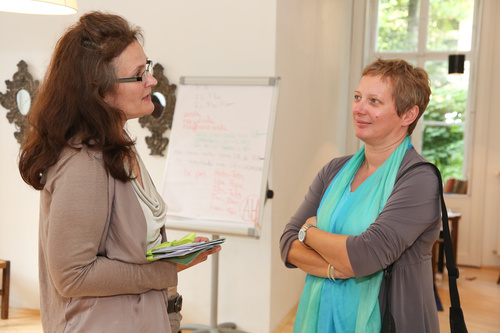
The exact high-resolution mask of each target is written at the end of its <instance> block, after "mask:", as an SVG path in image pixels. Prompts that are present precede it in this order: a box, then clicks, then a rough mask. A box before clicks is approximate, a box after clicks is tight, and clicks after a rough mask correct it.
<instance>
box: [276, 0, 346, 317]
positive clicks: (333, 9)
mask: <svg viewBox="0 0 500 333" xmlns="http://www.w3.org/2000/svg"><path fill="white" fill-rule="evenodd" d="M350 26H351V4H350V3H349V2H348V1H341V0H339V1H331V0H323V1H288V0H280V1H278V18H277V50H276V56H277V58H276V59H277V61H276V64H277V65H276V70H277V71H276V72H277V75H278V76H280V77H282V84H281V88H280V94H281V95H280V103H279V106H278V115H277V119H276V130H275V132H274V133H275V134H274V135H275V137H274V138H275V140H274V148H273V149H274V153H273V157H274V160H273V162H274V167H273V187H274V188H275V192H276V194H275V197H274V199H273V214H272V221H273V222H272V223H273V229H272V233H273V247H272V250H273V251H272V252H271V253H272V263H273V268H272V293H273V294H272V295H273V297H272V298H271V299H272V307H271V317H272V320H278V319H279V318H283V317H284V315H286V314H287V313H288V312H290V310H291V309H292V308H293V307H294V306H295V305H296V304H297V302H298V299H299V297H300V294H301V292H302V286H303V284H304V278H305V274H304V273H303V272H302V271H300V270H298V269H296V270H291V269H287V268H285V267H284V265H283V263H282V261H281V258H280V254H279V252H278V251H277V247H278V244H279V238H280V236H281V233H282V232H283V229H284V227H285V224H286V223H288V221H289V219H290V216H291V215H292V214H293V213H295V211H296V209H297V208H298V207H299V205H300V203H301V202H302V200H303V198H304V195H305V194H306V192H307V189H308V187H309V185H310V183H311V181H312V179H313V178H314V176H315V175H316V173H317V172H318V171H319V169H320V168H321V167H322V166H323V165H324V164H326V163H327V162H328V161H329V160H330V159H332V158H333V157H334V156H339V155H341V154H343V153H344V142H345V137H346V124H345V120H344V119H345V117H343V115H348V114H349V112H350V111H349V107H348V106H347V105H346V103H347V102H346V99H347V98H348V96H349V93H348V89H347V85H346V84H345V82H347V81H348V68H349V50H350ZM349 119H350V117H349Z"/></svg>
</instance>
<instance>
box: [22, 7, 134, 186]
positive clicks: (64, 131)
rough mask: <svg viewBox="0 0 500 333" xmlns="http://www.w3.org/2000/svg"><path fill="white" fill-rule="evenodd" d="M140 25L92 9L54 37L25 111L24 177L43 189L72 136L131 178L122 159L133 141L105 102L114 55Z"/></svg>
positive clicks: (118, 175)
mask: <svg viewBox="0 0 500 333" xmlns="http://www.w3.org/2000/svg"><path fill="white" fill-rule="evenodd" d="M139 39H142V34H141V30H140V28H138V27H132V26H131V25H130V24H129V23H128V22H127V21H126V20H125V19H123V18H122V17H120V16H117V15H112V14H106V13H101V12H90V13H87V14H85V15H83V16H82V17H81V18H80V20H79V21H78V22H77V23H76V24H75V25H73V26H72V27H71V28H69V29H68V30H67V32H66V33H65V34H64V35H63V36H62V37H61V39H60V40H59V41H58V43H57V45H56V48H55V51H54V54H53V55H52V60H51V62H50V65H49V67H48V69H47V73H46V75H45V79H44V82H43V84H42V85H41V87H40V91H39V92H38V94H37V97H36V99H35V101H34V103H33V105H32V109H31V110H30V112H29V121H30V124H31V130H30V132H29V134H28V137H27V140H26V143H25V144H24V145H23V147H22V148H21V152H20V157H19V171H20V173H21V177H22V178H23V180H24V181H25V182H26V183H27V184H29V185H31V186H32V187H34V188H35V189H37V190H41V189H43V186H44V184H43V183H42V181H41V176H42V175H43V174H44V173H45V172H46V170H47V169H48V168H49V167H50V166H52V165H54V164H55V163H56V162H57V160H58V158H59V155H60V153H61V151H62V149H63V148H64V147H66V146H69V143H68V142H69V141H71V139H78V140H79V141H80V140H81V142H82V143H83V144H85V145H87V146H88V147H89V148H91V149H96V150H100V151H101V152H102V154H103V159H104V164H105V166H106V168H107V170H108V171H109V172H110V174H111V175H112V176H113V177H115V178H117V179H120V180H122V181H127V180H129V179H130V178H131V174H130V171H127V170H128V169H126V168H125V164H126V163H128V162H130V159H131V158H133V157H134V153H133V150H132V149H131V147H132V146H133V144H134V142H133V141H132V140H131V139H130V138H129V137H128V136H127V135H126V134H125V132H124V129H123V123H124V122H125V115H124V114H123V112H122V111H120V110H119V109H116V108H113V107H111V106H109V105H108V104H106V103H105V101H104V95H105V94H107V93H110V92H112V91H113V88H114V85H115V84H116V83H115V79H116V73H115V67H114V65H113V63H112V61H113V60H114V59H115V58H116V57H118V56H119V55H120V54H121V53H122V52H123V51H124V50H125V49H126V48H127V46H128V45H130V44H131V43H132V42H134V41H136V40H139Z"/></svg>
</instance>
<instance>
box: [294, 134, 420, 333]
mask: <svg viewBox="0 0 500 333" xmlns="http://www.w3.org/2000/svg"><path fill="white" fill-rule="evenodd" d="M410 146H411V143H410V138H409V137H406V138H405V139H404V141H403V142H402V143H401V144H400V145H399V146H398V147H397V148H396V150H395V151H394V152H393V153H392V154H391V156H390V157H389V158H388V159H387V161H385V163H384V164H383V165H382V166H380V167H379V168H378V169H377V171H375V172H374V173H373V174H372V175H371V176H370V177H368V178H367V179H366V180H365V181H364V182H363V183H362V184H361V185H360V186H359V187H358V188H357V189H356V191H354V192H351V182H352V180H353V178H354V176H355V174H356V173H357V171H358V169H359V167H360V166H361V163H362V162H363V160H364V159H365V150H364V146H363V147H362V148H361V149H360V150H359V151H358V152H357V153H356V154H355V155H354V156H353V157H352V158H351V159H350V160H349V161H348V162H347V163H346V164H345V165H344V167H343V168H342V169H341V170H340V171H339V173H338V174H337V175H336V176H335V178H334V179H333V181H332V182H331V184H330V185H329V187H328V189H327V190H326V192H325V195H324V196H323V198H322V200H321V203H320V206H319V208H318V213H317V218H318V228H319V229H322V230H325V231H328V232H331V233H336V234H342V235H359V234H361V233H362V232H363V231H365V230H366V229H367V228H368V227H369V226H370V224H372V223H373V222H374V221H375V219H376V218H377V216H378V215H379V214H380V212H381V211H382V209H383V208H384V206H385V204H386V202H387V199H388V198H389V196H390V195H391V193H392V190H393V188H394V183H395V181H396V175H397V173H398V170H399V167H400V166H401V161H402V160H403V157H404V155H405V153H406V150H407V149H408V148H409V147H410ZM382 278H383V271H382V270H380V271H378V272H375V273H373V274H372V275H369V276H363V277H358V278H350V279H346V280H343V281H338V280H337V282H334V281H331V280H329V279H325V278H320V277H317V276H313V275H309V274H308V275H307V277H306V283H305V286H304V290H303V292H302V296H301V299H300V303H299V307H298V310H297V315H296V317H295V324H294V329H293V331H294V333H315V332H319V333H325V332H332V333H333V332H339V333H345V332H355V333H362V332H369V333H372V332H380V329H381V318H380V308H379V304H378V295H379V292H380V285H381V283H382Z"/></svg>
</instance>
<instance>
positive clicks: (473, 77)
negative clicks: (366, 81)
mask: <svg viewBox="0 0 500 333" xmlns="http://www.w3.org/2000/svg"><path fill="white" fill-rule="evenodd" d="M366 1H367V2H368V3H367V6H366V10H367V15H366V17H367V20H368V22H367V28H368V29H367V33H366V34H365V42H364V45H365V52H364V54H365V57H364V64H363V67H364V66H366V65H368V64H369V63H371V62H372V61H373V60H375V59H377V58H379V57H383V58H385V59H390V58H402V59H405V60H407V61H411V62H414V63H416V64H417V66H419V67H422V68H424V66H425V62H426V61H448V56H449V55H450V54H451V53H452V51H446V52H441V51H427V50H426V48H427V27H428V19H429V0H420V17H419V28H418V45H417V51H416V52H376V51H375V45H376V41H377V39H376V38H377V31H378V29H377V23H378V3H379V0H366ZM481 6H482V0H475V1H474V18H473V26H472V41H471V50H470V51H460V54H465V59H466V61H468V62H469V70H470V72H469V88H468V92H467V103H466V110H465V124H464V125H463V126H465V131H464V161H463V164H462V175H463V178H465V179H470V156H471V147H472V138H473V135H472V134H473V133H472V131H473V124H474V116H475V110H474V109H473V106H474V105H475V97H476V90H475V87H476V86H477V84H476V82H477V70H478V64H477V60H476V59H478V56H477V53H478V49H479V36H480V31H479V27H480V24H479V21H480V13H481ZM422 36H423V37H422ZM424 124H427V125H433V124H434V125H435V124H436V122H431V121H424V120H423V117H422V119H421V120H420V121H419V122H418V124H417V127H416V128H415V130H414V132H413V134H412V143H413V145H414V146H415V147H416V149H417V150H418V151H419V152H421V151H422V149H421V148H422V141H423V140H422V136H423V125H424ZM440 125H443V126H450V124H446V123H445V122H443V123H442V124H440ZM455 125H456V124H455Z"/></svg>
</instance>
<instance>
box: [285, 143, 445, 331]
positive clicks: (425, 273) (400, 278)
mask: <svg viewBox="0 0 500 333" xmlns="http://www.w3.org/2000/svg"><path fill="white" fill-rule="evenodd" d="M349 158H351V156H345V157H341V158H337V159H334V160H332V161H330V162H329V163H328V164H326V165H325V166H324V167H323V168H322V169H321V170H320V171H319V173H318V174H317V176H316V177H315V179H314V180H313V182H312V184H311V186H310V188H309V191H308V193H307V194H306V196H305V199H304V201H303V202H302V204H301V205H300V207H299V209H298V210H297V212H296V213H295V214H294V215H293V216H292V218H291V219H290V222H289V223H288V224H287V225H286V227H285V230H284V232H283V235H282V236H281V240H280V250H281V258H282V260H283V262H284V263H285V265H286V266H287V267H289V268H294V267H295V266H294V265H292V264H290V263H288V262H287V256H288V251H289V250H290V246H291V244H292V242H293V241H294V240H296V239H297V234H298V231H299V229H300V227H301V226H302V225H303V224H304V222H305V221H306V220H307V219H308V218H309V217H311V216H315V215H317V209H318V207H319V203H320V201H321V198H322V197H323V194H324V193H325V191H326V189H327V188H328V185H329V184H330V182H331V181H332V180H333V178H334V177H335V175H336V174H337V172H338V171H339V170H340V169H341V168H342V166H343V165H344V164H345V163H346V162H347V161H348V160H349ZM420 161H425V159H424V158H423V157H422V156H421V155H419V154H418V153H417V152H416V151H415V149H413V148H410V149H408V151H407V152H406V154H405V156H404V158H403V161H402V163H401V167H400V169H399V172H398V175H397V177H396V184H395V185H394V189H393V191H392V194H391V195H390V196H389V199H388V200H387V203H386V205H385V206H384V209H383V210H382V212H381V213H380V215H379V216H378V217H377V219H376V220H375V221H374V222H373V223H372V224H371V225H370V227H368V229H367V230H366V231H365V232H363V233H362V234H361V235H358V236H350V237H348V239H347V252H348V255H349V260H350V262H351V265H352V268H353V270H354V274H355V275H356V276H358V277H359V276H366V275H369V274H372V273H374V272H376V271H379V270H382V269H384V268H386V267H387V266H389V265H390V264H391V263H394V268H393V278H392V298H391V299H392V314H393V316H394V320H395V322H396V329H397V331H398V332H419V333H421V332H432V333H434V332H439V322H438V314H437V308H436V302H435V298H434V289H433V277H432V263H431V261H432V260H431V259H432V253H431V252H432V245H433V244H434V242H435V240H436V239H437V237H438V235H439V230H440V228H441V211H440V205H439V192H438V189H439V188H438V186H440V185H439V184H438V181H437V176H436V174H435V173H434V171H433V169H431V167H430V166H425V165H424V166H420V167H418V168H416V169H414V170H412V171H410V172H408V173H407V174H405V175H404V176H403V177H402V178H401V175H402V173H403V172H404V171H405V170H406V169H407V168H408V167H409V166H411V165H412V164H415V163H417V162H420ZM384 286H385V280H384V281H383V282H382V287H381V289H380V294H379V301H380V310H381V316H383V312H384V309H385V303H386V299H385V287H384Z"/></svg>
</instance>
